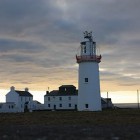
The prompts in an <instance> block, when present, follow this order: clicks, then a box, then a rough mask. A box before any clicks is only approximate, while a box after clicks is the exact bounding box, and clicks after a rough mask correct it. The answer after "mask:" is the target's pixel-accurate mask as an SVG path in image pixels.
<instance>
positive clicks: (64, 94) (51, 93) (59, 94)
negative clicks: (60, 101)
mask: <svg viewBox="0 0 140 140" xmlns="http://www.w3.org/2000/svg"><path fill="white" fill-rule="evenodd" d="M75 95H78V90H76V92H75V93H64V92H63V93H60V92H59V90H53V91H51V92H49V93H48V94H46V95H45V96H75Z"/></svg>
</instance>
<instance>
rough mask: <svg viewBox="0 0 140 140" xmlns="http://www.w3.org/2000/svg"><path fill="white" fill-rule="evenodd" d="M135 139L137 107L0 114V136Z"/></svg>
mask: <svg viewBox="0 0 140 140" xmlns="http://www.w3.org/2000/svg"><path fill="white" fill-rule="evenodd" d="M6 139H7V140H9V139H10V140H19V139H20V140H24V139H26V140H46V139H47V140H78V139H80V140H84V139H87V140H92V139H95V140H96V139H98V140H104V139H105V140H109V139H111V140H121V139H126V140H133V139H134V140H137V139H138V140H139V139H140V110H139V109H115V110H104V111H102V112H76V111H41V112H32V113H13V114H11V113H9V114H0V140H6Z"/></svg>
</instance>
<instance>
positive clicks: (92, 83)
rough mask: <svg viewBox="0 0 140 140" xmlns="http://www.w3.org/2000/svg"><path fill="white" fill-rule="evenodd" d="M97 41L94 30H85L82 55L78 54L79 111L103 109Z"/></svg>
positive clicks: (81, 46) (81, 48) (81, 49)
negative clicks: (94, 39) (93, 33)
mask: <svg viewBox="0 0 140 140" xmlns="http://www.w3.org/2000/svg"><path fill="white" fill-rule="evenodd" d="M96 50H97V48H96V42H94V41H93V38H92V32H87V31H85V32H84V41H82V42H81V45H80V55H76V60H77V63H78V64H79V77H78V111H85V110H86V111H101V110H102V108H101V96H100V81H99V65H98V64H99V63H100V62H101V55H97V54H96Z"/></svg>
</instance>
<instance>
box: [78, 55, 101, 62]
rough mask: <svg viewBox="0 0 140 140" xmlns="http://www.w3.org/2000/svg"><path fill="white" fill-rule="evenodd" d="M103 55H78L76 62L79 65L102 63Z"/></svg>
mask: <svg viewBox="0 0 140 140" xmlns="http://www.w3.org/2000/svg"><path fill="white" fill-rule="evenodd" d="M101 58H102V56H101V55H80V56H77V55H76V60H77V63H81V62H98V63H100V62H101Z"/></svg>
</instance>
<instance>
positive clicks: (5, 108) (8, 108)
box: [0, 103, 18, 113]
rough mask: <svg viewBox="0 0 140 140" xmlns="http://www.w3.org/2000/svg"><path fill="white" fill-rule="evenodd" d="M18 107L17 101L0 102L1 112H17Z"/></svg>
mask: <svg viewBox="0 0 140 140" xmlns="http://www.w3.org/2000/svg"><path fill="white" fill-rule="evenodd" d="M16 112H18V108H17V107H16V105H15V103H0V113H16Z"/></svg>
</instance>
